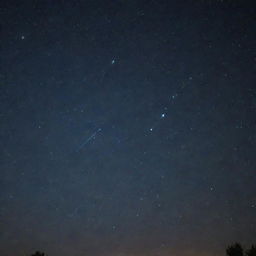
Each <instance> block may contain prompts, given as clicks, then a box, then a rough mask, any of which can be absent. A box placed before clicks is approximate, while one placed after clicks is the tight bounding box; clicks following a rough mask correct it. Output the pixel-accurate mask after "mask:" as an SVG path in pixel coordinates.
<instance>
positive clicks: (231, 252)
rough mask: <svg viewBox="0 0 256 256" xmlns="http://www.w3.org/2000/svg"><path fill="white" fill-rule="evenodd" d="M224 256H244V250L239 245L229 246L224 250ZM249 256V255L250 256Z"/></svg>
mask: <svg viewBox="0 0 256 256" xmlns="http://www.w3.org/2000/svg"><path fill="white" fill-rule="evenodd" d="M226 254H227V255H228V256H243V255H244V250H243V247H242V245H241V244H239V243H235V244H232V245H231V246H229V247H228V248H227V249H226ZM250 256H251V255H250Z"/></svg>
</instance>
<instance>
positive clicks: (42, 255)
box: [31, 251, 46, 256]
mask: <svg viewBox="0 0 256 256" xmlns="http://www.w3.org/2000/svg"><path fill="white" fill-rule="evenodd" d="M31 256H46V255H45V254H44V253H43V252H40V251H36V252H35V253H34V254H32V255H31Z"/></svg>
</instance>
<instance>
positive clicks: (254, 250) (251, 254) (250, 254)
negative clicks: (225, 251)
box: [246, 245, 256, 256]
mask: <svg viewBox="0 0 256 256" xmlns="http://www.w3.org/2000/svg"><path fill="white" fill-rule="evenodd" d="M246 255H247V256H256V245H252V247H251V248H250V249H248V250H247V251H246Z"/></svg>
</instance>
